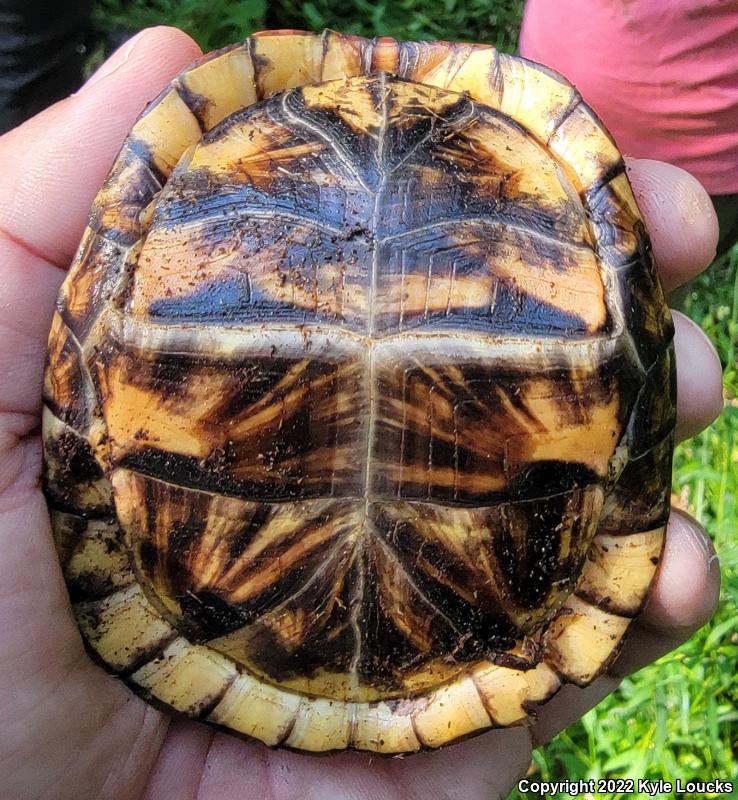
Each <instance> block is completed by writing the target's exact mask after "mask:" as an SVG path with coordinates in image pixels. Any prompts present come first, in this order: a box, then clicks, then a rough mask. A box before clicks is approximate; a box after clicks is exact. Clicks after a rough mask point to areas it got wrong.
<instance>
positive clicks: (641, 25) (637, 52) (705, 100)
mask: <svg viewBox="0 0 738 800" xmlns="http://www.w3.org/2000/svg"><path fill="white" fill-rule="evenodd" d="M520 49H521V53H522V55H524V56H525V57H526V58H530V59H532V60H533V61H540V62H541V63H543V64H548V65H549V66H551V67H553V68H554V69H555V70H558V71H559V72H561V73H562V74H563V75H565V76H566V77H567V78H568V79H569V80H570V81H571V82H572V83H574V84H575V85H576V86H577V88H578V89H579V91H580V92H581V93H582V95H583V97H584V99H585V100H586V101H587V102H588V103H589V105H591V106H592V108H594V110H595V111H596V112H597V113H598V114H599V115H600V117H602V119H603V121H604V122H605V124H606V125H607V127H608V128H609V129H610V131H611V133H612V134H613V136H614V137H615V139H616V140H617V142H618V145H619V146H620V149H621V150H622V151H623V152H624V153H625V154H626V155H632V156H636V157H641V158H646V157H647V158H657V159H661V160H663V161H669V162H671V163H672V164H677V165H678V166H680V167H683V168H684V169H686V170H689V172H691V173H692V174H693V175H694V176H695V177H697V178H698V179H699V180H700V181H701V182H702V184H703V185H704V186H705V188H706V189H707V190H708V191H709V192H710V193H711V194H730V193H732V192H738V0H528V3H527V5H526V9H525V17H524V20H523V29H522V32H521V40H520Z"/></svg>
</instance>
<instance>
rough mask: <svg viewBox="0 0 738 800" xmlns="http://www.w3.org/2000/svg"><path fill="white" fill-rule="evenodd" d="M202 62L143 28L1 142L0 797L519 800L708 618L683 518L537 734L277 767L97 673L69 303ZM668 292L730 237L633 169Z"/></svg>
mask: <svg viewBox="0 0 738 800" xmlns="http://www.w3.org/2000/svg"><path fill="white" fill-rule="evenodd" d="M198 55H199V51H198V49H197V47H196V45H195V44H194V43H193V42H192V41H191V40H190V39H189V38H188V37H186V36H185V35H184V34H183V33H181V32H179V31H175V30H173V29H167V28H158V29H154V30H149V31H145V32H144V33H142V34H140V35H139V36H138V37H136V39H135V40H134V41H133V42H131V43H129V44H128V45H126V46H125V47H124V48H123V49H122V50H121V51H119V52H118V53H116V54H115V55H114V56H113V57H112V58H111V60H110V61H109V62H107V64H106V65H104V66H103V68H101V71H99V72H98V73H97V75H96V76H95V77H94V79H93V80H92V81H91V82H90V83H88V84H87V85H86V86H85V87H84V88H83V89H82V90H81V91H80V92H79V93H78V94H77V95H75V96H74V97H71V98H69V99H67V100H65V101H63V102H62V103H59V104H57V105H56V106H54V107H53V108H51V109H49V110H48V111H46V112H44V113H43V114H40V115H39V116H37V117H36V118H34V119H33V120H31V121H29V122H28V123H26V124H25V125H23V126H22V127H21V128H18V129H16V130H15V131H14V132H12V133H10V134H8V135H7V136H5V137H3V138H2V139H1V140H0V162H1V163H2V165H3V169H2V173H1V174H0V187H1V191H0V264H1V265H2V266H0V302H1V303H2V312H3V313H2V317H0V326H1V327H0V329H1V330H2V333H3V335H2V336H1V337H0V375H2V379H1V380H0V726H1V729H2V731H3V735H2V737H0V800H31V798H32V799H33V800H40V798H49V799H50V800H67V798H74V800H87V799H88V798H90V799H92V798H94V799H95V800H108V799H109V800H134V799H135V800H170V798H176V800H189V799H190V798H192V799H193V800H194V799H195V798H197V800H215V798H218V800H236V799H237V798H239V799H240V798H249V800H266V799H267V798H269V799H270V800H277V799H279V800H288V799H289V800H292V799H293V798H298V797H299V798H301V800H326V799H327V798H329V799H330V800H333V798H336V800H359V798H371V800H394V798H397V800H400V798H402V800H413V799H414V798H426V797H428V796H431V794H433V795H436V796H440V797H447V798H452V799H455V798H464V800H477V799H478V800H482V798H484V799H485V800H486V799H487V798H489V797H491V796H493V795H495V794H500V795H504V794H505V793H507V791H508V790H509V789H510V787H511V786H512V785H513V784H514V782H515V780H516V779H517V778H518V777H519V776H520V774H521V773H522V772H524V770H525V768H526V767H527V765H528V763H529V761H530V753H531V747H532V746H533V745H536V744H538V743H541V742H544V741H546V740H547V739H548V738H550V737H551V736H552V735H554V733H556V732H557V731H558V730H560V729H561V728H563V727H565V726H566V725H568V724H569V723H571V722H572V721H573V720H575V719H577V718H578V717H579V716H581V714H583V713H584V712H585V711H586V710H587V709H589V708H590V707H591V706H592V705H594V704H595V703H596V702H598V701H599V699H601V698H602V697H603V696H604V695H605V694H607V693H608V692H610V691H612V690H613V689H614V688H615V687H616V686H617V684H618V681H619V680H620V678H621V677H622V676H623V675H625V674H628V673H629V672H632V671H633V670H635V669H638V668H640V667H641V666H643V665H644V664H646V663H648V662H650V661H652V660H653V659H655V658H657V657H658V656H659V655H661V654H662V653H665V652H667V651H668V650H670V649H672V648H673V647H675V646H676V645H677V644H679V643H680V642H681V641H683V640H684V639H686V638H687V637H688V636H689V635H690V634H691V633H692V632H693V631H694V630H695V629H696V628H698V627H700V626H701V625H702V624H703V623H704V622H705V621H706V620H707V619H708V618H709V616H710V615H711V613H712V610H713V608H714V605H715V602H716V597H717V590H718V582H719V579H718V570H717V565H716V563H715V559H714V555H713V552H712V549H711V547H710V545H709V542H708V540H707V538H706V537H705V535H704V533H703V532H702V531H701V529H700V528H699V526H698V525H697V524H696V523H695V522H694V521H693V520H691V519H689V518H687V517H686V516H684V515H683V514H681V513H675V514H674V515H673V516H672V520H671V522H670V525H669V530H668V536H667V543H666V550H665V553H664V558H663V560H662V563H661V566H660V569H659V572H658V580H657V584H656V587H655V589H654V592H653V594H652V596H651V600H650V602H649V604H648V607H647V609H646V611H645V613H644V614H643V615H642V617H641V618H640V620H639V621H638V622H637V623H636V624H634V625H633V626H632V628H631V631H632V632H631V635H630V638H629V640H628V643H627V645H626V647H625V649H624V651H623V653H622V655H621V657H620V658H619V660H618V661H617V662H616V663H615V665H614V666H613V668H612V669H611V670H610V672H609V674H608V675H606V676H604V677H602V678H600V679H599V680H597V681H596V682H595V683H594V684H592V685H591V686H590V687H588V688H586V689H578V688H575V687H572V686H569V687H567V688H565V689H564V690H562V692H561V693H560V694H559V695H557V696H556V697H555V698H554V699H553V700H552V701H551V702H549V703H548V704H547V705H546V706H544V707H543V708H542V709H541V711H540V714H539V717H538V720H537V722H536V723H535V724H534V725H533V726H532V728H531V729H530V730H528V729H527V728H523V727H518V728H513V729H509V730H500V731H493V732H491V733H488V734H485V735H483V736H479V737H477V738H476V739H473V740H470V741H467V742H464V743H462V744H459V745H456V746H453V747H449V748H448V749H446V750H443V751H440V752H438V753H428V754H420V755H416V756H412V757H410V758H405V759H377V758H374V759H372V758H370V757H369V756H367V755H364V754H360V753H348V754H342V755H336V756H328V757H324V758H315V757H311V756H305V755H298V754H295V753H289V752H284V751H271V750H268V749H267V748H266V747H264V746H262V745H260V744H250V743H245V742H243V741H241V740H238V739H236V738H233V737H231V736H229V735H227V734H225V733H220V732H216V731H214V730H213V729H211V728H208V727H205V726H203V725H200V724H198V723H196V722H192V721H189V720H184V719H179V718H177V719H170V718H169V717H168V716H167V715H166V714H164V713H162V712H160V711H157V710H155V709H153V708H152V707H150V706H148V705H147V704H146V703H144V702H143V701H142V700H140V699H138V698H137V697H135V696H134V695H133V694H132V693H131V692H130V691H129V690H128V689H127V688H126V687H125V686H124V684H123V683H121V682H120V681H117V680H116V679H114V678H111V677H109V676H108V675H106V674H105V673H104V672H103V671H102V670H101V669H100V668H98V667H97V666H95V665H94V664H93V663H92V662H91V661H90V660H89V658H88V657H87V655H86V653H85V651H84V648H83V646H82V642H81V638H80V635H79V633H78V631H77V627H76V625H75V623H74V620H73V617H72V614H71V610H70V607H69V602H68V598H67V592H66V588H65V586H64V582H63V579H62V577H61V572H60V569H59V567H58V563H57V557H56V553H55V551H54V545H53V541H52V536H51V531H50V527H49V519H48V514H47V510H46V504H45V501H44V497H43V494H42V492H41V489H40V475H41V470H42V461H41V446H40V436H39V427H40V419H39V416H40V403H41V386H42V378H43V366H44V356H45V350H46V337H47V333H48V329H49V326H50V321H51V314H52V310H53V306H54V300H55V298H56V294H57V291H58V288H59V285H60V283H61V281H62V279H63V277H64V270H65V269H66V267H67V265H68V264H69V262H70V261H71V259H72V256H73V253H74V250H75V248H76V245H77V242H78V241H79V238H80V236H81V234H82V230H83V228H84V225H85V221H86V217H87V211H88V209H89V206H90V204H91V202H92V200H93V197H94V195H95V193H96V191H97V189H98V188H99V186H100V185H101V184H102V181H103V179H104V177H105V174H106V173H107V170H108V169H109V167H110V165H111V163H112V161H113V159H114V157H115V154H116V152H117V150H118V148H119V147H120V144H121V142H122V141H123V138H124V136H125V134H126V133H127V131H128V129H129V128H130V126H131V124H132V122H133V120H134V118H135V116H136V115H137V113H138V112H139V111H140V110H141V108H142V107H143V105H144V104H145V102H146V101H147V100H149V99H150V98H152V97H154V96H155V95H156V94H157V93H158V91H159V90H160V89H161V88H162V87H163V86H164V85H165V83H166V82H167V81H168V80H170V79H171V78H172V77H174V76H175V75H176V74H177V73H178V72H179V71H180V70H181V69H182V68H183V67H184V66H185V65H186V64H187V63H189V62H190V61H192V60H193V59H194V58H196V57H197V56H198ZM629 172H630V177H631V180H632V182H633V184H634V188H635V191H636V194H637V196H638V199H639V202H640V205H641V208H642V210H643V213H644V216H645V217H646V220H647V223H648V226H649V228H650V231H651V234H652V238H653V244H654V251H655V254H656V257H657V261H658V265H659V268H660V271H661V276H662V280H663V282H664V284H665V287H666V288H667V289H670V288H673V287H674V286H676V285H677V284H678V283H679V282H681V281H682V280H685V279H687V278H689V277H691V276H693V275H694V274H696V273H698V272H699V271H700V270H701V269H703V268H704V267H705V266H706V265H707V264H708V263H709V261H710V259H711V257H712V255H713V253H714V249H715V241H716V236H717V230H716V224H715V218H714V214H713V213H712V211H711V207H710V204H709V201H708V200H707V197H706V195H705V193H704V191H703V190H702V189H701V187H700V186H699V184H697V183H696V181H694V180H693V179H691V178H690V177H689V176H688V175H686V174H685V173H683V172H681V171H680V170H677V169H675V168H673V167H669V166H667V165H665V164H660V163H656V162H648V161H634V162H631V163H630V166H629ZM675 321H676V329H677V333H676V340H675V345H676V350H677V358H678V362H679V405H678V413H679V423H678V426H679V427H678V434H679V436H680V437H681V438H684V437H686V436H689V435H692V434H693V433H695V432H696V431H698V430H699V429H701V428H702V427H704V426H705V425H706V424H708V423H709V422H710V421H711V420H712V419H713V418H714V417H715V415H716V414H717V413H718V411H719V409H720V407H721V403H722V398H721V393H720V366H719V363H718V361H717V358H716V356H715V354H714V352H713V350H712V348H711V346H710V344H709V342H708V341H707V339H706V338H705V336H704V334H702V333H701V331H700V330H699V329H698V328H697V327H696V326H695V325H693V324H692V323H691V322H689V321H688V320H687V319H686V318H684V317H682V316H680V315H676V320H675Z"/></svg>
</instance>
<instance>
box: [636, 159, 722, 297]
mask: <svg viewBox="0 0 738 800" xmlns="http://www.w3.org/2000/svg"><path fill="white" fill-rule="evenodd" d="M628 178H629V179H630V182H631V184H632V186H633V192H634V193H635V196H636V199H637V200H638V205H639V206H640V209H641V212H642V213H643V218H644V220H645V222H646V227H647V228H648V231H649V233H650V235H651V243H652V245H653V254H654V259H655V260H656V266H657V267H658V270H659V274H660V276H661V282H662V284H663V286H664V290H665V291H667V292H669V291H671V290H672V289H674V288H676V287H677V286H680V285H681V284H683V283H685V282H686V281H688V280H689V279H690V278H694V277H695V276H696V275H698V274H699V273H700V272H702V271H703V270H704V269H705V268H706V267H707V266H708V265H709V264H710V262H711V261H712V260H713V259H714V258H715V252H716V249H717V243H718V236H719V230H718V221H717V215H716V214H715V209H714V208H713V205H712V202H711V201H710V197H709V196H708V194H707V192H706V191H705V190H704V189H703V188H702V185H701V184H700V183H699V181H698V180H697V179H696V178H693V177H692V176H691V175H690V174H689V173H688V172H685V171H684V170H683V169H680V168H679V167H674V166H672V165H671V164H665V163H664V162H662V161H652V160H650V159H636V158H632V159H628Z"/></svg>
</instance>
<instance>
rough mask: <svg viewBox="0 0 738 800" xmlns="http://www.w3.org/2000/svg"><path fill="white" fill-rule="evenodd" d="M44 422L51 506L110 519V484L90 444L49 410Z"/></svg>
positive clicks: (45, 458) (45, 455) (46, 466)
mask: <svg viewBox="0 0 738 800" xmlns="http://www.w3.org/2000/svg"><path fill="white" fill-rule="evenodd" d="M42 422H43V447H44V462H45V469H46V471H45V475H44V489H45V491H46V495H47V498H48V500H49V502H50V503H51V505H52V506H56V507H61V508H62V509H70V510H71V509H74V510H77V511H78V512H79V513H80V514H82V515H84V516H93V517H100V516H104V517H107V516H109V515H110V514H111V513H112V505H111V503H112V495H111V490H110V483H109V481H108V480H107V478H106V477H105V476H104V474H103V471H102V468H101V466H100V464H99V462H98V461H97V459H96V458H95V451H94V449H93V447H92V446H91V444H90V441H89V440H88V439H87V438H86V437H85V436H83V435H81V434H80V433H78V432H77V431H76V430H74V429H73V428H72V427H70V426H69V425H67V424H66V423H64V422H62V420H60V419H58V417H56V416H55V415H54V414H53V413H52V412H51V411H50V410H49V409H48V408H47V407H46V406H44V409H43V412H42Z"/></svg>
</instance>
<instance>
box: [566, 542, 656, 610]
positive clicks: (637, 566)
mask: <svg viewBox="0 0 738 800" xmlns="http://www.w3.org/2000/svg"><path fill="white" fill-rule="evenodd" d="M664 533H665V529H664V528H656V529H655V530H652V531H646V532H644V533H623V534H621V535H617V534H608V533H601V534H599V535H598V536H595V538H594V540H593V541H592V545H591V547H590V549H589V552H588V553H587V561H586V563H585V565H584V570H583V571H582V576H581V578H580V579H579V582H578V583H577V588H576V592H577V594H578V595H579V596H581V597H582V598H584V599H585V600H587V601H588V602H589V603H592V604H594V605H596V606H598V607H599V608H602V609H604V610H606V611H609V612H611V613H613V614H618V615H619V616H622V617H634V616H635V615H636V614H637V613H638V612H639V611H640V610H641V608H642V607H643V604H644V603H645V601H646V597H647V594H648V590H649V588H650V586H651V583H652V582H653V577H654V574H655V572H656V569H657V567H658V564H659V561H660V559H661V549H662V547H663V543H664Z"/></svg>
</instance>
